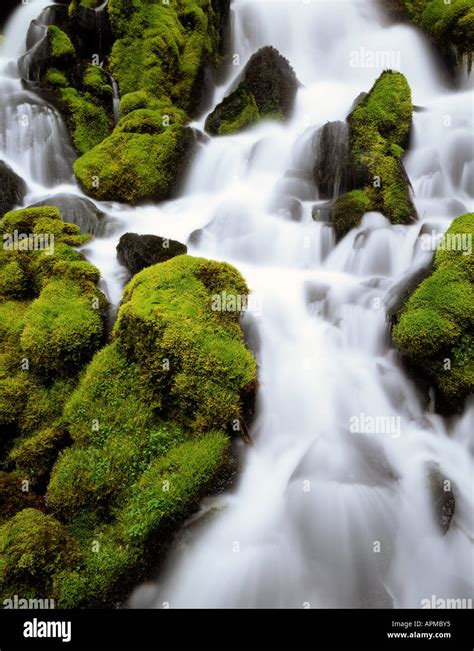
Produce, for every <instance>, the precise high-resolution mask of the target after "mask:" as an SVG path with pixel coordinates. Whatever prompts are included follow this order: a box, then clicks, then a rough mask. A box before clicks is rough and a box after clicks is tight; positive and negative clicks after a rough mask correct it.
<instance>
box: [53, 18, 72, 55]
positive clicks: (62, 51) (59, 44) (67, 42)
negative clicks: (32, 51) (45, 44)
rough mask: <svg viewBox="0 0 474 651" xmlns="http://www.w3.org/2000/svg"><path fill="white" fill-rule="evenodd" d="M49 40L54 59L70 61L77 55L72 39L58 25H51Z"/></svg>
mask: <svg viewBox="0 0 474 651" xmlns="http://www.w3.org/2000/svg"><path fill="white" fill-rule="evenodd" d="M48 39H49V46H50V51H51V57H52V59H53V60H54V59H66V60H67V59H69V58H71V57H73V56H74V55H75V50H74V45H73V44H72V43H71V39H70V38H69V36H68V35H67V34H65V33H64V32H63V31H62V30H61V29H59V27H57V26H56V25H49V27H48Z"/></svg>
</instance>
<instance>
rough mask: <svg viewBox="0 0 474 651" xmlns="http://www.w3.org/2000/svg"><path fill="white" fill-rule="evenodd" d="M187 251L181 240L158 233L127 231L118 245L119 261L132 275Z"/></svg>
mask: <svg viewBox="0 0 474 651" xmlns="http://www.w3.org/2000/svg"><path fill="white" fill-rule="evenodd" d="M187 252H188V249H187V247H186V246H185V245H184V244H181V242H177V241H176V240H170V239H167V238H164V237H158V236H157V235H137V233H125V235H122V237H121V238H120V241H119V243H118V245H117V258H118V261H119V262H120V264H122V265H123V266H124V267H127V269H128V270H129V271H130V273H131V274H132V276H133V275H135V274H137V273H138V272H139V271H141V270H142V269H145V267H151V266H152V265H154V264H157V263H159V262H166V260H170V259H171V258H174V257H175V256H177V255H184V254H185V253H187Z"/></svg>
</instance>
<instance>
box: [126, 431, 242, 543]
mask: <svg viewBox="0 0 474 651" xmlns="http://www.w3.org/2000/svg"><path fill="white" fill-rule="evenodd" d="M228 452H229V439H228V437H227V436H225V434H223V433H221V432H215V433H211V434H207V435H206V436H204V437H203V438H200V439H197V440H195V441H189V442H187V443H183V444H182V445H181V446H179V447H176V448H174V449H173V450H171V452H169V454H168V455H166V456H165V457H162V458H159V459H157V460H156V461H155V462H154V463H152V464H151V465H150V467H149V468H148V469H147V470H146V471H145V472H144V473H143V475H142V476H141V477H140V479H139V481H138V482H137V483H136V484H135V485H134V486H133V487H132V490H131V491H130V495H131V497H130V499H129V501H128V503H127V504H126V506H125V508H124V509H123V511H122V512H121V513H120V515H119V518H118V522H119V527H121V528H123V535H124V538H125V539H129V540H132V541H136V540H144V541H148V540H150V538H151V536H153V535H156V534H157V533H158V532H159V530H160V528H161V527H162V526H165V527H167V528H171V527H172V525H173V521H175V520H176V521H178V522H179V521H181V520H182V519H183V504H186V503H187V504H194V503H196V501H197V500H199V499H200V497H202V496H203V495H205V494H206V492H207V490H209V488H211V486H212V484H213V482H214V481H215V480H216V479H217V478H218V477H219V475H220V473H221V471H222V469H223V468H225V466H226V463H227V462H228Z"/></svg>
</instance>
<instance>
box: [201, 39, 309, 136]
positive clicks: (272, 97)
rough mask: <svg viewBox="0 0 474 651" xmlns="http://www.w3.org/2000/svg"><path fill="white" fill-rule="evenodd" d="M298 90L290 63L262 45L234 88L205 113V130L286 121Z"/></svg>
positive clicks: (232, 130) (230, 130) (214, 131)
mask: <svg viewBox="0 0 474 651" xmlns="http://www.w3.org/2000/svg"><path fill="white" fill-rule="evenodd" d="M297 89H298V80H297V78H296V75H295V72H294V70H293V68H292V67H291V65H290V64H289V62H288V61H287V60H286V59H285V58H284V57H283V56H282V55H281V54H280V53H279V52H278V50H276V49H275V48H274V47H271V46H267V47H263V48H261V49H260V50H258V52H256V53H255V54H254V55H253V56H252V57H251V59H250V61H249V62H248V63H247V65H246V66H245V69H244V71H243V73H242V75H241V76H240V77H239V79H238V80H237V87H236V88H235V90H234V91H233V92H232V93H231V94H230V95H228V96H227V97H225V98H224V99H223V101H222V102H221V103H220V104H218V105H217V106H216V108H215V109H214V110H213V111H212V113H211V114H210V115H209V116H208V118H207V120H206V125H205V128H206V131H207V132H208V133H211V134H213V135H226V134H231V133H237V132H238V131H242V130H243V129H245V128H246V127H249V126H251V125H253V124H256V123H257V122H259V121H260V120H266V119H279V120H285V119H287V118H288V117H289V116H290V115H291V112H292V110H293V105H294V101H295V97H296V92H297Z"/></svg>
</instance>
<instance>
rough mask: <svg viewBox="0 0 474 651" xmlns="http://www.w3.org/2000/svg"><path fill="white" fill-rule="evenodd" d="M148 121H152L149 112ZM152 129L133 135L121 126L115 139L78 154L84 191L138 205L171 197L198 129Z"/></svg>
mask: <svg viewBox="0 0 474 651" xmlns="http://www.w3.org/2000/svg"><path fill="white" fill-rule="evenodd" d="M135 113H137V111H135ZM130 115H132V116H133V113H131V114H129V115H127V116H126V118H129V117H130ZM124 119H125V118H124ZM144 119H145V120H146V122H147V124H148V125H149V119H148V116H146V118H145V117H144ZM142 123H143V121H142ZM155 126H156V124H155V125H154V127H153V128H155ZM149 130H150V128H149V126H147V127H146V128H145V132H144V133H141V132H140V128H138V131H137V132H134V133H129V132H123V131H121V130H120V125H119V128H118V129H116V130H115V131H114V133H113V134H112V135H111V136H110V137H108V138H106V139H105V140H104V141H103V142H102V143H101V144H100V145H98V146H97V147H95V148H94V149H92V150H91V151H89V152H87V153H86V154H85V155H84V156H81V158H78V159H77V161H76V162H75V164H74V172H75V174H76V177H77V179H78V181H79V183H80V184H81V185H82V187H83V189H84V191H85V192H87V193H88V194H90V195H91V196H93V197H95V198H97V199H102V200H115V201H124V202H128V203H132V204H134V203H138V202H140V201H145V200H154V201H162V200H164V199H168V198H170V196H171V195H172V193H173V192H174V190H175V189H176V188H177V186H178V184H179V182H180V181H181V179H182V177H183V174H184V173H185V171H186V170H187V165H188V163H189V160H190V158H191V156H192V153H193V151H194V145H195V136H194V132H193V131H192V129H190V128H189V127H184V126H182V124H180V123H171V124H170V125H169V126H166V127H162V131H161V133H153V134H150V133H147V132H146V131H149Z"/></svg>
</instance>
